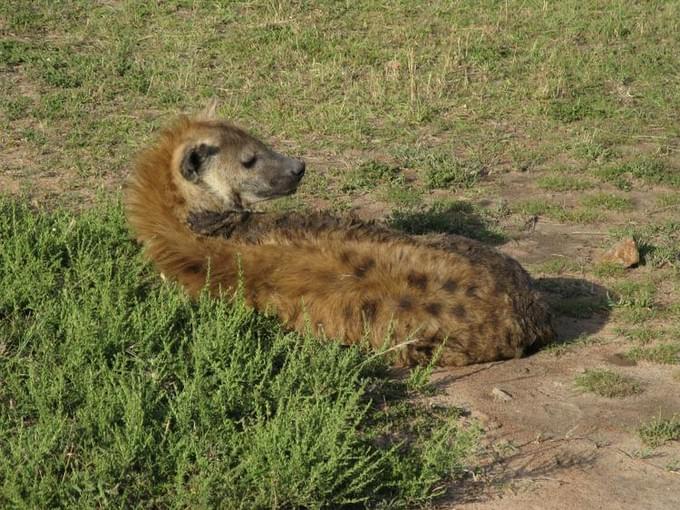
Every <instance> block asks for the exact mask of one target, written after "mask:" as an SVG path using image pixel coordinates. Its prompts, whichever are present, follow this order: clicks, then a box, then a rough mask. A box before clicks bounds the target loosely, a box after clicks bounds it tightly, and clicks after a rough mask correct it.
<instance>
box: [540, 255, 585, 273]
mask: <svg viewBox="0 0 680 510" xmlns="http://www.w3.org/2000/svg"><path fill="white" fill-rule="evenodd" d="M533 270H534V271H535V272H538V273H543V274H562V273H573V272H580V271H582V270H583V263H581V262H578V261H576V260H573V259H570V258H567V257H558V258H554V259H550V260H546V261H545V262H542V263H540V264H537V265H535V266H533Z"/></svg>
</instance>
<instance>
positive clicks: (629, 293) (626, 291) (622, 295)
mask: <svg viewBox="0 0 680 510" xmlns="http://www.w3.org/2000/svg"><path fill="white" fill-rule="evenodd" d="M613 291H614V295H615V296H616V304H617V305H618V306H624V307H628V308H651V307H653V306H654V296H655V295H656V286H655V285H654V284H653V283H652V282H649V281H645V282H636V281H623V282H619V283H617V284H616V285H615V286H614V287H613Z"/></svg>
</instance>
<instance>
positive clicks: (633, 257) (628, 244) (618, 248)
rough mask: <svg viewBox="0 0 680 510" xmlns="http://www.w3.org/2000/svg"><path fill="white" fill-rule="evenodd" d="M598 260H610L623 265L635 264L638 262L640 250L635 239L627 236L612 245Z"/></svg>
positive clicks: (631, 265)
mask: <svg viewBox="0 0 680 510" xmlns="http://www.w3.org/2000/svg"><path fill="white" fill-rule="evenodd" d="M600 262H601V263H602V262H611V263H614V264H618V265H620V266H623V267H633V266H636V265H637V264H638V263H639V262H640V252H639V251H638V247H637V244H636V243H635V239H633V238H632V237H627V238H625V239H623V240H622V241H621V242H619V243H617V244H616V245H614V246H612V247H611V248H610V249H609V250H607V251H606V252H604V253H603V254H602V255H601V256H600Z"/></svg>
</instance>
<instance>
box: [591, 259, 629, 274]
mask: <svg viewBox="0 0 680 510" xmlns="http://www.w3.org/2000/svg"><path fill="white" fill-rule="evenodd" d="M625 273H626V268H625V267H623V266H622V265H621V264H617V263H616V262H600V263H599V264H596V265H595V266H594V267H593V274H594V275H595V276H597V277H599V278H615V277H618V276H622V275H624V274H625Z"/></svg>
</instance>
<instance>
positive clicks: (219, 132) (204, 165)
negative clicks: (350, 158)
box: [173, 119, 305, 211]
mask: <svg viewBox="0 0 680 510" xmlns="http://www.w3.org/2000/svg"><path fill="white" fill-rule="evenodd" d="M191 124H192V125H191V129H188V130H187V131H186V132H185V136H184V137H183V140H182V143H180V144H179V146H178V147H176V149H175V153H174V155H173V170H174V172H176V176H175V180H176V182H177V181H179V183H181V184H180V189H181V190H182V193H183V195H184V196H185V198H186V199H187V201H188V202H189V203H190V206H191V208H193V209H198V210H200V209H203V210H212V211H215V210H217V211H219V210H222V211H228V210H242V209H244V208H247V207H248V206H249V205H251V204H253V203H255V202H261V201H263V200H269V199H272V198H276V197H282V196H285V195H290V194H292V193H295V191H296V190H297V187H298V184H299V183H300V180H301V179H302V176H303V175H304V173H305V163H304V162H303V161H300V160H297V159H293V158H289V157H287V156H284V155H283V154H279V153H278V152H275V151H273V150H272V149H270V148H269V147H267V146H266V145H265V144H264V143H262V142H261V141H259V140H258V139H256V138H255V137H253V136H251V135H250V134H248V133H246V132H245V131H243V130H242V129H239V128H237V127H235V126H233V125H231V124H228V123H226V122H221V121H216V120H211V119H208V120H200V119H199V120H195V121H193V122H192V123H191Z"/></svg>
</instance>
